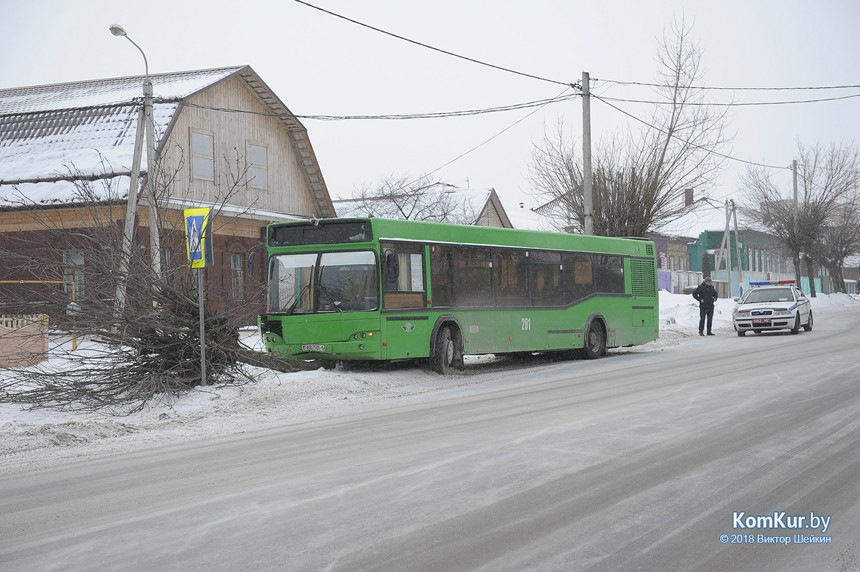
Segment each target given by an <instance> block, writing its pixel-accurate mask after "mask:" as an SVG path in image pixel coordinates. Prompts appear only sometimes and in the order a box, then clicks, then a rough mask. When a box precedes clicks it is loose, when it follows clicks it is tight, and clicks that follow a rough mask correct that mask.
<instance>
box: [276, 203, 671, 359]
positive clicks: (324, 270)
mask: <svg viewBox="0 0 860 572" xmlns="http://www.w3.org/2000/svg"><path fill="white" fill-rule="evenodd" d="M266 243H267V248H268V255H269V266H268V300H267V312H266V314H265V315H262V316H260V318H259V327H260V334H261V336H262V338H263V341H264V343H265V347H266V351H268V352H272V353H273V354H277V355H280V356H282V357H286V358H291V359H301V360H309V359H321V360H334V361H340V360H379V361H393V360H413V359H425V360H429V366H430V368H431V369H432V370H434V371H436V372H439V373H442V374H447V373H451V372H453V371H454V370H456V369H460V370H462V369H463V367H464V364H463V356H464V355H478V354H504V353H515V352H548V351H576V352H577V353H579V354H582V355H584V356H585V357H587V358H596V357H599V356H601V355H603V354H604V353H605V351H606V349H607V348H609V347H621V346H632V345H637V344H644V343H646V342H649V341H651V340H654V339H656V338H657V336H658V330H659V311H658V292H657V261H656V258H655V253H654V243H653V242H650V241H647V240H638V239H623V238H606V237H598V236H583V235H574V234H563V233H553V232H538V231H529V230H513V229H503V228H494V227H478V226H463V225H453V224H441V223H429V222H418V221H400V220H386V219H377V218H348V219H323V220H309V221H299V222H283V223H274V224H271V225H269V226H268V228H267V236H266Z"/></svg>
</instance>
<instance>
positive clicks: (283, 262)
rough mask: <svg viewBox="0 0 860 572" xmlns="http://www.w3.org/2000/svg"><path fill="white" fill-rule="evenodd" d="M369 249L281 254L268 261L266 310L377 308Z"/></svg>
mask: <svg viewBox="0 0 860 572" xmlns="http://www.w3.org/2000/svg"><path fill="white" fill-rule="evenodd" d="M378 284H379V282H378V279H377V266H376V256H375V255H374V253H373V252H372V251H369V250H364V251H355V252H323V253H320V254H281V255H276V256H272V258H271V259H270V262H269V300H268V306H269V312H272V313H287V314H302V313H305V314H306V313H316V312H354V311H365V310H375V309H377V308H378V307H379V286H378Z"/></svg>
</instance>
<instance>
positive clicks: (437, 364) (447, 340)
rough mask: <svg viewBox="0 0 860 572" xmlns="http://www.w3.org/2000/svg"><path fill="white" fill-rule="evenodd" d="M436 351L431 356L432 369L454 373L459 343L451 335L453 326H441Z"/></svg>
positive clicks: (441, 372)
mask: <svg viewBox="0 0 860 572" xmlns="http://www.w3.org/2000/svg"><path fill="white" fill-rule="evenodd" d="M435 348H436V349H435V351H434V353H433V355H432V356H430V369H432V370H433V371H435V372H436V373H440V374H442V375H448V374H450V373H452V372H453V371H454V369H455V367H456V363H457V362H456V360H457V344H456V342H455V341H454V338H452V337H451V328H447V327H445V328H440V329H439V333H438V334H436V344H435Z"/></svg>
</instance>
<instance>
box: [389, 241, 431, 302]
mask: <svg viewBox="0 0 860 572" xmlns="http://www.w3.org/2000/svg"><path fill="white" fill-rule="evenodd" d="M382 247H383V250H382V252H383V253H384V254H383V259H382V280H383V288H382V293H383V300H382V307H383V309H392V308H423V307H424V306H426V288H425V286H424V284H425V280H424V247H423V246H420V245H415V244H398V243H389V244H383V245H382Z"/></svg>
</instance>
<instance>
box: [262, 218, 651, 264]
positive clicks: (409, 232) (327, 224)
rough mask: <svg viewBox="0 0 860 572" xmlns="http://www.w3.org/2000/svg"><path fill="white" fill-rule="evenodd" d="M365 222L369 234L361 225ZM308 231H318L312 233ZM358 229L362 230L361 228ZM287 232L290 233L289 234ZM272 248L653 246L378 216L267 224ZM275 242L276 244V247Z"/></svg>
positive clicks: (632, 249)
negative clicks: (385, 243)
mask: <svg viewBox="0 0 860 572" xmlns="http://www.w3.org/2000/svg"><path fill="white" fill-rule="evenodd" d="M368 223H369V224H370V230H371V231H372V232H371V233H369V234H367V233H366V230H367V227H366V226H362V225H367V224H368ZM282 227H292V228H296V229H297V230H298V229H305V231H299V232H296V233H295V234H296V236H295V237H290V240H274V241H273V240H272V239H273V237H275V233H274V232H273V229H275V228H282ZM332 227H338V229H339V232H333V233H327V232H325V229H326V228H328V229H332V230H333V228H332ZM313 229H319V231H314V230H313ZM363 229H364V230H363ZM290 234H293V233H290ZM268 237H269V242H270V244H271V245H272V246H292V247H297V246H309V245H314V244H316V245H323V244H328V245H332V244H360V243H362V242H369V241H378V240H406V241H421V242H438V243H451V244H471V245H475V246H509V247H519V248H530V249H544V250H578V251H588V252H602V253H615V254H628V255H634V256H648V257H653V256H654V243H653V242H651V241H649V240H645V239H638V238H614V237H603V236H588V235H582V234H568V233H561V232H548V231H536V230H519V229H509V228H498V227H487V226H470V225H459V224H448V223H438V222H423V221H404V220H392V219H382V218H334V219H315V220H308V221H289V222H282V223H272V224H270V225H269V231H268ZM278 243H280V244H278Z"/></svg>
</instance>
